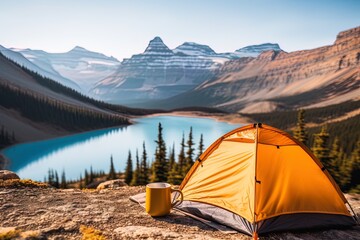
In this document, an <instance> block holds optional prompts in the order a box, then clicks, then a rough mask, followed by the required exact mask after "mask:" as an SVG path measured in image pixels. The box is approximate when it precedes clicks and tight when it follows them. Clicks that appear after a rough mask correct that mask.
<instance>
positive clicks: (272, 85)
mask: <svg viewBox="0 0 360 240" xmlns="http://www.w3.org/2000/svg"><path fill="white" fill-rule="evenodd" d="M269 47H277V45H275V46H274V45H272V46H270V45H268V46H264V45H260V46H256V47H248V48H243V49H241V50H240V52H245V53H247V54H248V53H249V52H251V53H255V52H259V51H261V50H264V49H268V48H269ZM358 100H360V27H356V28H353V29H349V30H346V31H343V32H340V33H339V34H338V35H337V38H336V41H335V42H334V44H332V45H328V46H322V47H318V48H315V49H308V50H300V51H295V52H289V53H288V52H284V51H277V50H270V51H265V52H262V53H261V54H260V55H259V56H257V57H256V58H253V57H250V58H239V59H236V60H231V61H228V62H227V63H226V64H224V65H223V66H222V67H221V69H220V70H219V71H218V72H217V74H216V76H215V77H213V78H212V79H211V81H205V82H204V83H202V84H201V85H199V86H197V87H196V88H194V89H192V90H191V91H187V92H186V93H183V94H180V95H178V96H174V97H172V98H169V99H165V100H158V101H156V102H150V101H149V102H148V103H144V104H147V105H146V106H147V107H157V108H169V109H171V108H182V107H189V106H194V105H196V106H203V107H216V108H220V109H224V110H227V111H230V112H235V111H238V112H242V113H259V112H270V111H274V110H284V109H296V108H317V107H324V106H329V105H333V104H338V103H343V102H346V101H349V102H351V101H358ZM144 104H142V105H141V106H144ZM138 106H140V105H138Z"/></svg>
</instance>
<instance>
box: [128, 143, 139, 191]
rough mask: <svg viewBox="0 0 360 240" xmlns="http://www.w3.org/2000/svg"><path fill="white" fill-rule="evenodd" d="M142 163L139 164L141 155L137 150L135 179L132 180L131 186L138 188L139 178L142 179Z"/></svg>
mask: <svg viewBox="0 0 360 240" xmlns="http://www.w3.org/2000/svg"><path fill="white" fill-rule="evenodd" d="M140 177H141V176H140V162H139V153H138V150H137V149H136V168H135V171H134V174H133V177H132V179H131V183H130V185H131V186H138V185H139V178H140Z"/></svg>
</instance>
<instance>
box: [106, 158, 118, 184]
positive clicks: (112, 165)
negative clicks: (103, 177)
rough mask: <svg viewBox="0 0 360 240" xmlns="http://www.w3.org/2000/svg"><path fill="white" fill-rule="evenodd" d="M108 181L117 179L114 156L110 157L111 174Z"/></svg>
mask: <svg viewBox="0 0 360 240" xmlns="http://www.w3.org/2000/svg"><path fill="white" fill-rule="evenodd" d="M107 179H108V180H113V179H116V172H115V167H114V161H113V156H112V155H111V157H110V170H109V174H108V177H107Z"/></svg>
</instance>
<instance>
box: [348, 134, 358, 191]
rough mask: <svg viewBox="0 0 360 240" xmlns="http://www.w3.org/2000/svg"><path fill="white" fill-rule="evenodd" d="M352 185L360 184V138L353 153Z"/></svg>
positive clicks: (351, 159)
mask: <svg viewBox="0 0 360 240" xmlns="http://www.w3.org/2000/svg"><path fill="white" fill-rule="evenodd" d="M350 161H351V166H352V168H351V181H350V183H351V186H352V187H356V186H359V185H360V140H359V141H358V142H357V143H356V147H355V149H354V151H353V152H352V154H351V158H350Z"/></svg>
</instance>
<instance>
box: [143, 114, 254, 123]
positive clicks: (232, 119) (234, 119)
mask: <svg viewBox="0 0 360 240" xmlns="http://www.w3.org/2000/svg"><path fill="white" fill-rule="evenodd" d="M154 116H178V117H194V118H210V119H214V120H216V121H219V122H226V123H230V124H245V125H246V124H251V123H253V122H254V121H253V120H252V119H250V118H247V117H243V116H241V115H239V114H236V113H206V112H199V111H176V112H168V113H155V114H150V115H146V116H143V117H154Z"/></svg>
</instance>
